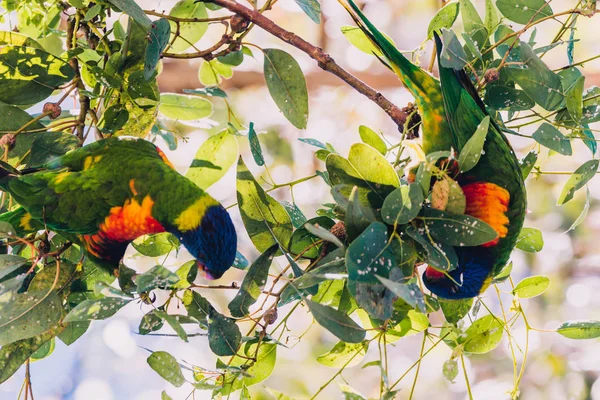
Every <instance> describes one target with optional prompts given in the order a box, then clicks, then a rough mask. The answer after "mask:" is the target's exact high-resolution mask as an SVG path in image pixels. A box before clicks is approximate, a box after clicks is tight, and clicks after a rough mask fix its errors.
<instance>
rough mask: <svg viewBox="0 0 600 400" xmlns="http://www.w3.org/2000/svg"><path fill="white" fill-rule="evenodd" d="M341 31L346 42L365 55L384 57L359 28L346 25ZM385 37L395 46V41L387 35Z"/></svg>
mask: <svg viewBox="0 0 600 400" xmlns="http://www.w3.org/2000/svg"><path fill="white" fill-rule="evenodd" d="M340 29H341V31H342V34H343V35H344V37H345V38H346V40H348V42H350V44H352V45H353V46H354V47H356V48H357V49H359V50H360V51H362V52H363V53H367V54H368V55H370V56H372V55H375V56H377V57H383V53H382V52H381V51H380V50H379V49H378V48H377V47H376V46H375V45H374V44H373V43H372V42H371V40H370V39H369V38H368V37H367V35H365V33H364V32H363V31H362V30H361V29H360V28H359V27H357V26H347V25H346V26H342V27H341V28H340ZM383 36H384V37H385V38H386V39H387V40H388V41H389V42H390V43H392V44H394V46H395V43H394V41H393V40H392V39H391V38H390V37H389V36H387V35H386V34H385V33H383Z"/></svg>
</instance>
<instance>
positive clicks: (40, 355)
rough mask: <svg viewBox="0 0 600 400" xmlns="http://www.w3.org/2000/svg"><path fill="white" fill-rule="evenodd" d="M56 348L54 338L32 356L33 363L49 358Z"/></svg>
mask: <svg viewBox="0 0 600 400" xmlns="http://www.w3.org/2000/svg"><path fill="white" fill-rule="evenodd" d="M55 346H56V343H55V340H54V338H52V339H50V340H49V341H47V342H46V343H44V344H43V345H42V346H41V347H40V348H39V349H37V350H36V351H35V353H33V354H32V355H31V361H38V360H43V359H44V358H46V357H48V356H49V355H50V354H52V352H53V351H54V348H55Z"/></svg>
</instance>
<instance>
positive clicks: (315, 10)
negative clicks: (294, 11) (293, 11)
mask: <svg viewBox="0 0 600 400" xmlns="http://www.w3.org/2000/svg"><path fill="white" fill-rule="evenodd" d="M294 1H295V2H296V4H298V6H300V8H301V9H302V11H304V13H305V14H306V15H308V17H309V18H310V19H312V20H313V22H314V23H315V24H320V23H321V4H320V3H319V0H294Z"/></svg>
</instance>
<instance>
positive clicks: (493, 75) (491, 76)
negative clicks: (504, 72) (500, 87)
mask: <svg viewBox="0 0 600 400" xmlns="http://www.w3.org/2000/svg"><path fill="white" fill-rule="evenodd" d="M483 77H484V78H485V81H486V82H488V83H490V82H495V81H497V80H498V79H500V72H498V69H497V68H490V69H488V70H487V71H485V73H484V74H483Z"/></svg>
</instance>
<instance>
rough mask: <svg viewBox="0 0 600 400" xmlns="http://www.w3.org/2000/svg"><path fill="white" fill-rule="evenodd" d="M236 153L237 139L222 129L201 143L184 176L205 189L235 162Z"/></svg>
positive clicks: (237, 150) (237, 151) (237, 149)
mask: <svg viewBox="0 0 600 400" xmlns="http://www.w3.org/2000/svg"><path fill="white" fill-rule="evenodd" d="M238 153H239V148H238V142H237V139H236V138H235V136H234V135H232V134H230V133H229V132H228V131H227V130H224V131H222V132H221V133H218V134H216V135H215V136H211V137H210V138H208V139H207V140H206V141H205V142H204V143H202V146H200V148H199V149H198V151H197V152H196V155H195V156H194V160H193V161H192V165H191V166H190V169H189V170H188V171H187V173H186V174H185V177H186V178H188V179H189V180H191V181H192V182H194V183H195V184H196V185H197V186H199V187H200V188H201V189H203V190H206V189H208V188H209V187H210V186H211V185H212V184H213V183H215V182H217V181H218V180H220V179H221V178H222V177H223V176H224V175H225V174H226V173H227V171H228V170H229V168H231V166H232V165H233V164H235V161H236V160H237V158H238Z"/></svg>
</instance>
